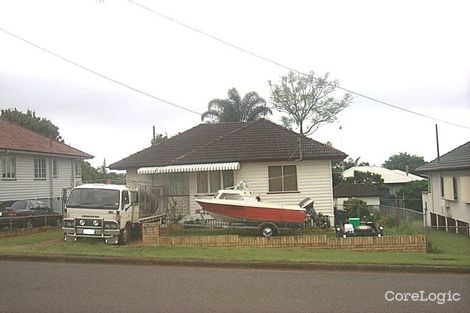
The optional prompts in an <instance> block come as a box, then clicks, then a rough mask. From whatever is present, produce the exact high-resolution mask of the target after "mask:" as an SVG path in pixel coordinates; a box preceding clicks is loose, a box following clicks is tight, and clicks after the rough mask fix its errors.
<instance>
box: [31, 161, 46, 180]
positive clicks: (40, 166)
mask: <svg viewBox="0 0 470 313" xmlns="http://www.w3.org/2000/svg"><path fill="white" fill-rule="evenodd" d="M33 162H34V180H46V179H47V162H46V158H34V160H33Z"/></svg>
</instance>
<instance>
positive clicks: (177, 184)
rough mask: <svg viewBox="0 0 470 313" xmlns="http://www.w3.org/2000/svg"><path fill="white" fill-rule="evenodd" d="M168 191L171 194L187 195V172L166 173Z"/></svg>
mask: <svg viewBox="0 0 470 313" xmlns="http://www.w3.org/2000/svg"><path fill="white" fill-rule="evenodd" d="M168 193H169V195H172V196H182V195H188V194H189V187H188V173H171V174H168Z"/></svg>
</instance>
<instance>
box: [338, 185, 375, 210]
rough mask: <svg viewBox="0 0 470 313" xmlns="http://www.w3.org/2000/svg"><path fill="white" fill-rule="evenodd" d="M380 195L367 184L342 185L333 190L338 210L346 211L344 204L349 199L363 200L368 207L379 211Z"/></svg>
mask: <svg viewBox="0 0 470 313" xmlns="http://www.w3.org/2000/svg"><path fill="white" fill-rule="evenodd" d="M380 195H381V193H380V192H379V191H377V189H376V188H374V187H373V186H368V185H366V184H341V185H338V186H336V187H335V188H334V189H333V199H334V205H335V207H336V209H338V210H344V202H345V201H347V200H349V199H359V200H363V201H364V202H366V203H367V207H369V208H371V209H376V210H378V209H379V206H380Z"/></svg>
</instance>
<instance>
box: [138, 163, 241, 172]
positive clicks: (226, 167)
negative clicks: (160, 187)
mask: <svg viewBox="0 0 470 313" xmlns="http://www.w3.org/2000/svg"><path fill="white" fill-rule="evenodd" d="M239 169H240V163H238V162H229V163H207V164H184V165H168V166H155V167H141V168H139V169H138V170H137V173H138V174H141V175H145V174H161V173H183V172H186V173H187V172H206V171H230V170H239Z"/></svg>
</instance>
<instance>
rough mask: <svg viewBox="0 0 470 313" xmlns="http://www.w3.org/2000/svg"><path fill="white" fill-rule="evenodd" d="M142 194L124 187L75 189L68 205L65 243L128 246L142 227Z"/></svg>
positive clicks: (65, 222) (65, 221) (85, 187)
mask: <svg viewBox="0 0 470 313" xmlns="http://www.w3.org/2000/svg"><path fill="white" fill-rule="evenodd" d="M138 218H139V204H138V190H137V189H133V188H130V187H127V186H123V185H110V184H109V185H107V184H106V185H105V184H85V185H81V186H78V187H75V188H73V189H72V191H71V193H70V195H69V197H68V199H67V203H66V208H65V214H64V219H63V223H62V229H63V231H64V240H66V241H68V240H73V241H77V238H80V237H85V238H100V239H104V241H105V242H106V243H107V244H118V243H120V244H126V243H127V242H128V241H129V239H130V236H131V229H132V227H133V226H135V224H137V223H138Z"/></svg>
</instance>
